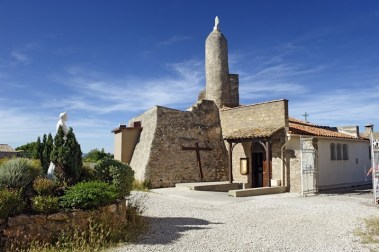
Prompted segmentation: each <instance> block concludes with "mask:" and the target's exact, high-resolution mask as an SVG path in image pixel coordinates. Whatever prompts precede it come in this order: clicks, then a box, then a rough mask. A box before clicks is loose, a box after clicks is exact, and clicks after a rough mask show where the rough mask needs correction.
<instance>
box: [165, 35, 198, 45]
mask: <svg viewBox="0 0 379 252" xmlns="http://www.w3.org/2000/svg"><path fill="white" fill-rule="evenodd" d="M190 39H191V37H190V36H173V37H171V38H168V39H167V40H164V41H161V42H159V43H158V46H170V45H173V44H176V43H179V42H181V41H185V40H190Z"/></svg>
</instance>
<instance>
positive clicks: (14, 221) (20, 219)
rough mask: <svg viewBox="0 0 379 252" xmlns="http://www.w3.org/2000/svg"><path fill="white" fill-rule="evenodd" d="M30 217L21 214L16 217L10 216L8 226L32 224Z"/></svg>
mask: <svg viewBox="0 0 379 252" xmlns="http://www.w3.org/2000/svg"><path fill="white" fill-rule="evenodd" d="M30 223H31V221H30V218H29V217H28V216H26V215H19V216H16V217H9V218H8V226H10V227H12V226H18V225H25V224H30Z"/></svg>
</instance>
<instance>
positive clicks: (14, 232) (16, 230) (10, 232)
mask: <svg viewBox="0 0 379 252" xmlns="http://www.w3.org/2000/svg"><path fill="white" fill-rule="evenodd" d="M24 230H25V226H23V225H19V226H13V227H8V228H6V229H4V235H5V236H8V237H15V236H19V235H21V234H22V233H23V231H24Z"/></svg>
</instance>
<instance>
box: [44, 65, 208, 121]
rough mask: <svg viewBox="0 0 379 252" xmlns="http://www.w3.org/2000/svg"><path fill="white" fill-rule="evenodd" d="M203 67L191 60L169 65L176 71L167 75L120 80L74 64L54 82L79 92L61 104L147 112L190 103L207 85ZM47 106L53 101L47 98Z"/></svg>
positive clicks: (101, 110) (96, 110)
mask: <svg viewBox="0 0 379 252" xmlns="http://www.w3.org/2000/svg"><path fill="white" fill-rule="evenodd" d="M202 66H203V65H202V63H201V62H200V61H196V60H190V61H185V62H181V63H175V64H169V65H167V68H168V70H169V71H171V72H173V74H167V75H166V76H158V77H156V78H152V77H146V78H141V77H138V78H136V77H126V78H120V79H116V78H114V77H107V76H106V75H104V74H101V73H98V72H94V71H87V70H83V69H81V68H79V67H70V68H68V70H67V75H66V76H63V77H62V76H60V77H56V76H55V77H54V81H56V82H59V83H61V84H64V85H68V86H69V87H71V88H72V90H73V91H74V89H75V92H76V93H75V95H71V96H69V97H67V98H64V99H62V100H61V101H59V102H58V103H57V104H64V106H65V107H67V108H68V109H77V110H82V111H90V112H92V113H97V114H106V113H112V112H116V111H143V110H145V109H148V108H150V107H152V106H155V105H163V106H169V105H171V106H173V105H175V106H188V105H190V104H191V103H192V102H194V101H195V100H196V97H197V94H198V92H200V90H201V89H202V88H203V83H202V80H203V73H202ZM88 73H89V74H88ZM45 105H46V106H50V103H49V102H48V101H46V104H45ZM60 106H61V105H60Z"/></svg>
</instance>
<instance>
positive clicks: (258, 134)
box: [224, 127, 283, 140]
mask: <svg viewBox="0 0 379 252" xmlns="http://www.w3.org/2000/svg"><path fill="white" fill-rule="evenodd" d="M282 128H283V127H264V128H244V129H238V130H235V131H232V132H230V133H226V134H225V136H224V139H227V140H228V139H248V138H264V137H270V136H272V135H273V134H274V133H276V132H278V131H279V130H280V129H282Z"/></svg>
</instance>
